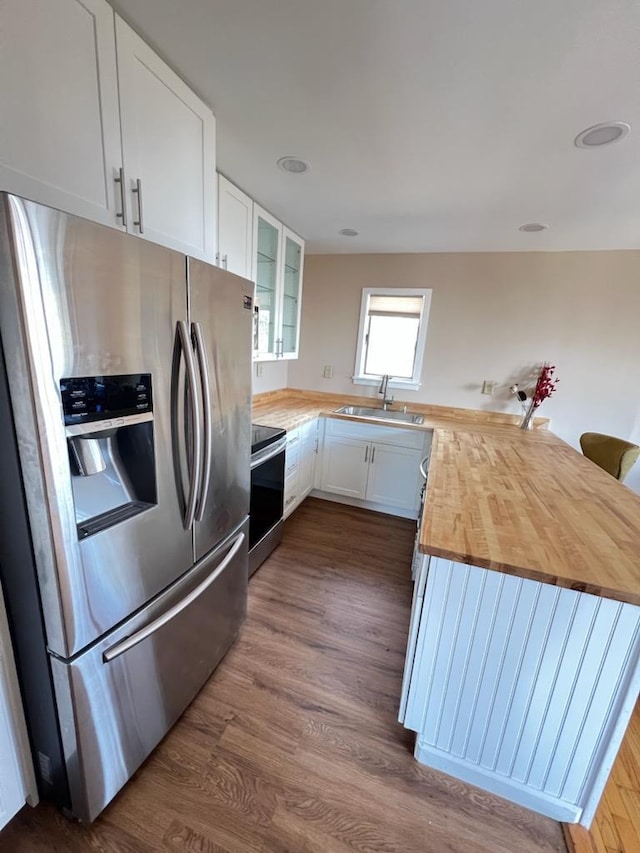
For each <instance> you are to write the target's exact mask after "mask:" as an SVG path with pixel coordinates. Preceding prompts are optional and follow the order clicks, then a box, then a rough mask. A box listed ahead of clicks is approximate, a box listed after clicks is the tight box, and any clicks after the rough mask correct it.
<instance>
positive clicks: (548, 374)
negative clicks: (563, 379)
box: [532, 363, 560, 409]
mask: <svg viewBox="0 0 640 853" xmlns="http://www.w3.org/2000/svg"><path fill="white" fill-rule="evenodd" d="M555 369H556V366H555V364H546V363H545V364H543V366H542V368H541V369H540V375H539V376H538V381H537V382H536V388H535V391H534V392H533V397H532V402H533V408H534V409H537V408H538V406H539V405H540V404H541V403H542V402H543V401H544V400H546V399H547V397H550V396H551V395H552V394H553V392H554V391H555V390H556V386H557V384H558V382H559V381H560V380H559V379H554V378H553V373H554V371H555Z"/></svg>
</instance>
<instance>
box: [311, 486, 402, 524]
mask: <svg viewBox="0 0 640 853" xmlns="http://www.w3.org/2000/svg"><path fill="white" fill-rule="evenodd" d="M311 497H312V498H320V500H323V501H332V502H333V503H337V504H346V506H358V507H360V508H361V509H370V510H373V512H382V513H384V514H385V515H395V516H397V517H398V518H408V519H410V520H411V521H415V520H416V519H417V518H418V512H417V510H413V512H409V511H408V510H406V509H398V508H397V507H395V506H387V505H386V504H377V503H373V502H372V501H362V500H360V499H359V498H347V497H345V496H344V495H334V494H333V492H323V491H321V490H320V489H312V491H311Z"/></svg>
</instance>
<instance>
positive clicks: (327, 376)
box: [322, 364, 333, 379]
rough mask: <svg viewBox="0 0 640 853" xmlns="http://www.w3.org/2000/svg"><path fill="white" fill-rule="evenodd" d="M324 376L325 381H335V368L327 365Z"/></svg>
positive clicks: (323, 372)
mask: <svg viewBox="0 0 640 853" xmlns="http://www.w3.org/2000/svg"><path fill="white" fill-rule="evenodd" d="M322 375H323V376H324V378H325V379H333V367H331V365H330V364H325V366H324V370H323V371H322Z"/></svg>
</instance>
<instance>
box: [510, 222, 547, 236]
mask: <svg viewBox="0 0 640 853" xmlns="http://www.w3.org/2000/svg"><path fill="white" fill-rule="evenodd" d="M548 227H549V226H548V225H543V224H542V222H526V223H525V224H524V225H521V226H520V227H519V228H518V231H524V232H525V234H536V233H537V232H538V231H546V230H547V228H548Z"/></svg>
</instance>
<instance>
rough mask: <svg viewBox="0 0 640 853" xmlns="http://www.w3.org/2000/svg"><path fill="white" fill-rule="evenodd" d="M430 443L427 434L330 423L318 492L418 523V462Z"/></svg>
mask: <svg viewBox="0 0 640 853" xmlns="http://www.w3.org/2000/svg"><path fill="white" fill-rule="evenodd" d="M430 440H431V435H430V433H425V432H423V431H417V430H406V429H402V428H396V427H386V426H378V425H373V424H362V423H358V422H352V421H342V420H340V421H338V420H337V419H331V418H328V419H327V421H326V425H325V439H324V445H323V451H322V475H321V477H320V483H319V487H320V489H321V490H322V491H323V492H326V493H327V494H328V495H332V494H333V495H340V496H342V497H345V498H351V499H353V500H357V501H365V502H367V503H371V504H376V505H377V506H378V507H379V508H380V509H381V510H382V509H383V510H386V511H392V512H395V513H396V514H397V515H404V516H407V517H409V518H415V517H416V514H417V511H418V507H419V503H420V487H421V485H422V483H423V479H422V475H421V474H420V462H421V460H422V459H423V457H424V455H425V442H426V443H427V444H430Z"/></svg>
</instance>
